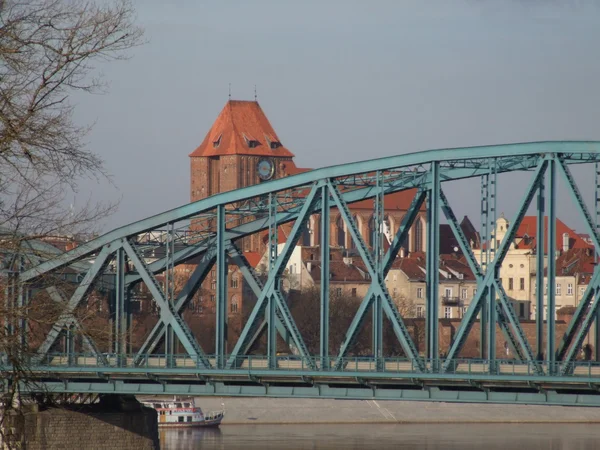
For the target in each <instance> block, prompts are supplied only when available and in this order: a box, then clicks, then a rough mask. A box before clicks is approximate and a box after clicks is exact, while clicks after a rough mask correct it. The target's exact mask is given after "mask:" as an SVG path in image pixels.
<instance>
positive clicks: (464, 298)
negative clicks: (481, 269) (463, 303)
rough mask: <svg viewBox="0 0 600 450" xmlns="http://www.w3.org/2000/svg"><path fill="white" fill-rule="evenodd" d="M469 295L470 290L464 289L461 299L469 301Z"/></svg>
mask: <svg viewBox="0 0 600 450" xmlns="http://www.w3.org/2000/svg"><path fill="white" fill-rule="evenodd" d="M468 293H469V290H468V289H463V290H462V291H461V292H460V298H461V299H462V300H466V299H467V295H469V294H468Z"/></svg>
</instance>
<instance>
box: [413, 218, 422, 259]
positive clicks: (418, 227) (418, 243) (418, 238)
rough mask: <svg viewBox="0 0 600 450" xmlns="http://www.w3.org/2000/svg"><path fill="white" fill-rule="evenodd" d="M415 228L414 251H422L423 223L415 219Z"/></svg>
mask: <svg viewBox="0 0 600 450" xmlns="http://www.w3.org/2000/svg"><path fill="white" fill-rule="evenodd" d="M414 230H415V252H422V251H424V249H423V223H422V222H421V221H420V220H418V219H417V223H416V224H415V225H414Z"/></svg>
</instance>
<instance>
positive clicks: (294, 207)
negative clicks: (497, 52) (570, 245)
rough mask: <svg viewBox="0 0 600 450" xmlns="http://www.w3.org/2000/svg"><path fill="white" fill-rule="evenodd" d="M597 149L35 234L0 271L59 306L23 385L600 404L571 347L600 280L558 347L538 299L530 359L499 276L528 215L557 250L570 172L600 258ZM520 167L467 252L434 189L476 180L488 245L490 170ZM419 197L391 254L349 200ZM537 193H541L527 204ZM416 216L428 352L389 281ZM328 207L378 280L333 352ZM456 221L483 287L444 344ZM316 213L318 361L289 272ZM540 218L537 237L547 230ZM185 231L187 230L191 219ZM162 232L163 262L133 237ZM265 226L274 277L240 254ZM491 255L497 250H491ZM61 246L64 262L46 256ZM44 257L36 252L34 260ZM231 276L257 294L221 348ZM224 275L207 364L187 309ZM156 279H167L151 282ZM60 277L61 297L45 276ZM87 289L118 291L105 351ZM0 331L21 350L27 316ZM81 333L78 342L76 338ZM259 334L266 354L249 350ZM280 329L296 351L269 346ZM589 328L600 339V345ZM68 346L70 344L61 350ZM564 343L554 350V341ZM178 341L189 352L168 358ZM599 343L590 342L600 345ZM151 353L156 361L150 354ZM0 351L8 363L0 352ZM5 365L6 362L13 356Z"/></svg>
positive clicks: (308, 178) (258, 194) (443, 161)
mask: <svg viewBox="0 0 600 450" xmlns="http://www.w3.org/2000/svg"><path fill="white" fill-rule="evenodd" d="M599 163H600V142H532V143H522V144H508V145H496V146H484V147H470V148H454V149H443V150H431V151H425V152H418V153H411V154H404V155H400V156H393V157H387V158H381V159H375V160H370V161H364V162H359V163H350V164H342V165H338V166H332V167H327V168H323V169H318V170H313V171H311V172H307V173H302V174H299V175H295V176H292V177H288V178H284V179H278V180H274V181H271V182H267V183H262V184H259V185H255V186H250V187H247V188H244V189H240V190H236V191H231V192H226V193H221V194H217V195H214V196H212V197H209V198H207V199H205V200H201V201H198V202H195V203H190V204H187V205H184V206H181V207H179V208H176V209H173V210H170V211H167V212H163V213H161V214H158V215H155V216H153V217H149V218H146V219H144V220H141V221H139V222H136V223H133V224H130V225H127V226H124V227H121V228H118V229H116V230H113V231H111V232H109V233H107V234H105V235H103V236H100V237H98V238H96V239H94V240H92V241H89V242H87V243H85V244H82V245H81V246H79V247H76V248H75V249H73V250H71V251H68V252H66V253H60V254H59V253H57V254H55V255H51V256H52V257H50V258H49V257H48V252H49V251H50V250H49V248H48V247H49V246H47V245H45V244H43V243H40V242H35V241H34V242H29V243H28V244H27V245H28V248H27V249H26V250H25V251H24V252H23V253H22V254H23V255H25V256H24V257H23V258H22V259H24V260H25V261H21V264H20V266H21V270H18V271H17V270H13V271H12V272H11V273H9V276H8V277H7V280H8V287H7V289H6V301H7V302H9V303H10V302H12V303H11V304H14V305H17V306H23V305H27V303H28V302H29V301H30V299H31V297H32V296H33V295H34V294H33V292H34V291H40V290H43V291H45V292H46V294H47V295H48V296H49V297H50V298H51V299H52V301H55V302H58V303H60V304H61V307H62V310H63V312H62V314H61V316H60V318H59V319H58V320H57V321H56V323H54V325H53V326H52V327H51V328H50V330H49V332H48V333H47V335H46V336H45V339H44V340H43V341H42V342H41V343H40V344H39V346H37V348H36V349H35V351H34V352H33V353H32V354H30V355H26V360H27V362H28V365H27V367H28V370H29V371H30V374H31V377H32V379H33V380H35V382H34V383H33V384H28V385H27V386H26V387H24V388H25V389H29V390H50V391H52V392H87V393H123V394H125V393H127V394H136V393H140V394H194V395H252V396H256V395H258V396H279V397H281V396H290V397H294V396H297V397H328V398H382V399H388V398H389V399H410V400H442V401H474V402H482V401H491V402H507V403H554V404H580V405H600V396H598V395H596V392H597V390H598V386H600V362H598V361H600V358H599V357H598V356H599V355H598V354H597V355H596V360H595V361H592V362H588V361H586V362H581V361H578V360H577V355H578V353H579V352H580V350H581V347H582V344H583V342H584V339H585V338H586V336H587V335H588V332H589V331H590V328H591V326H592V324H595V326H596V327H598V324H599V323H600V320H599V317H600V309H599V308H598V303H599V300H600V295H599V292H600V290H599V288H600V270H599V269H598V266H596V267H595V271H594V273H593V276H592V278H591V280H590V282H589V285H588V287H587V290H586V292H585V294H584V296H583V298H582V299H581V302H580V303H579V305H578V306H577V309H576V311H575V314H574V317H573V320H572V321H571V322H570V323H569V325H568V328H567V330H566V332H565V333H564V335H563V336H562V338H561V339H560V340H559V339H558V338H559V336H556V330H555V323H554V315H553V314H548V320H547V323H546V321H544V318H543V311H544V308H545V307H547V308H548V311H554V309H555V293H554V289H549V290H548V293H547V295H545V294H544V292H543V289H537V291H536V306H537V308H536V315H537V317H536V322H537V326H536V338H537V341H536V342H545V347H546V348H543V347H542V346H540V348H538V350H537V352H534V351H533V349H532V346H531V345H530V343H529V341H528V339H527V337H526V335H525V333H524V331H523V329H522V326H521V323H520V322H519V319H518V317H517V315H516V314H515V311H514V310H513V306H512V303H511V301H510V299H509V297H508V295H507V293H506V292H505V291H504V289H503V286H502V283H501V281H500V279H499V271H500V267H501V265H502V263H503V260H504V258H505V257H506V255H507V252H508V250H509V248H510V245H511V243H512V242H513V239H514V237H515V233H516V231H517V229H518V227H519V224H520V223H521V221H522V219H523V217H524V216H525V214H526V212H527V210H528V209H529V208H530V207H535V210H536V214H537V217H538V221H537V223H538V229H537V238H538V242H544V240H546V241H547V254H548V255H554V254H555V251H556V248H555V246H556V225H555V224H556V220H555V219H556V190H557V181H558V179H559V178H562V180H563V184H564V186H566V189H567V191H568V192H569V193H570V195H571V198H572V201H573V203H574V205H575V206H576V208H577V209H578V210H579V212H580V214H581V217H582V219H583V223H584V224H585V226H586V228H587V230H586V231H587V232H588V233H589V235H590V236H591V240H592V243H593V245H594V247H595V249H596V251H598V250H599V249H600V242H599V233H598V229H599V228H598V215H599V211H598V204H599V202H600V188H599V184H600V182H599V180H598V173H599V172H600V170H599ZM576 164H591V165H595V173H596V180H595V183H594V185H592V181H591V180H590V181H589V182H586V183H585V185H584V186H580V187H578V186H577V184H576V183H575V180H574V178H573V176H572V174H571V170H570V168H571V166H572V165H576ZM508 172H527V173H528V174H530V175H529V177H530V179H529V182H528V185H527V187H526V189H525V190H524V192H523V195H522V198H521V199H520V200H515V201H518V204H517V212H516V214H515V216H514V218H513V219H512V220H511V221H510V222H509V228H508V230H507V233H506V235H505V237H504V238H503V239H502V241H501V242H499V243H498V245H497V247H496V248H486V250H485V251H484V252H483V256H482V259H481V262H480V263H478V261H477V260H476V258H475V255H474V254H473V250H472V249H471V246H470V244H469V242H468V241H467V238H466V237H465V235H464V233H463V231H462V229H461V227H460V226H459V224H458V222H457V219H456V217H455V214H454V212H453V209H452V207H451V205H450V203H449V201H448V198H447V197H446V195H445V194H444V187H446V185H447V184H448V183H451V182H453V181H455V180H461V179H467V178H474V177H477V178H480V179H481V205H482V227H481V233H482V234H481V241H482V242H495V238H494V233H495V229H494V224H495V214H496V195H497V193H496V184H497V176H498V175H499V174H503V173H508ZM407 189H415V191H414V192H415V195H414V198H413V200H412V203H411V205H410V207H409V209H408V211H407V212H406V214H405V215H404V217H403V219H402V221H401V223H400V225H399V226H398V230H397V233H396V235H395V236H394V237H393V240H392V242H391V244H390V245H389V246H388V247H389V248H387V250H386V251H384V244H383V238H382V235H381V234H380V233H375V235H374V236H373V242H372V243H371V244H372V245H367V244H366V243H365V242H364V240H363V238H362V236H361V233H360V232H359V229H358V226H357V224H356V222H355V220H354V219H353V217H352V214H351V213H350V210H349V209H348V205H350V204H352V203H355V202H359V201H361V200H365V199H371V200H372V201H373V207H374V214H373V217H374V221H375V229H376V230H381V229H382V226H383V221H384V206H383V205H384V198H385V196H386V195H388V194H391V193H394V192H398V191H403V190H407ZM580 189H585V190H587V191H588V192H589V191H590V190H591V189H594V201H595V211H594V212H593V214H595V216H594V215H593V214H592V212H590V211H589V210H588V208H587V206H586V204H585V202H584V201H583V198H582V195H581V191H580ZM534 197H536V201H535V202H534ZM423 206H426V211H427V223H426V230H425V232H426V238H427V252H426V275H425V276H426V286H427V288H426V291H427V295H426V298H427V299H428V300H427V304H426V330H425V341H426V349H425V353H424V354H420V353H419V351H418V350H417V346H416V345H415V342H414V341H413V338H412V337H411V334H410V333H409V331H408V329H407V326H406V324H405V321H404V318H403V317H402V316H401V314H400V313H399V311H398V309H397V307H396V305H395V303H394V301H393V300H392V298H391V296H390V293H389V292H388V290H387V288H386V285H385V278H386V276H387V274H388V271H389V270H390V268H391V266H392V263H393V261H394V259H395V258H396V256H397V254H398V252H399V250H400V247H401V245H402V243H403V242H404V241H405V239H406V238H407V236H408V230H409V229H410V227H411V226H412V224H413V222H414V221H415V219H416V218H417V214H418V212H419V211H420V210H422V208H423ZM332 209H336V210H337V211H339V213H340V214H341V217H342V218H343V220H344V222H345V224H346V227H347V230H348V233H349V235H350V236H351V238H352V240H353V241H354V243H355V246H356V252H357V253H358V255H359V256H360V258H361V259H362V261H363V263H364V267H366V270H367V272H368V275H369V279H370V280H371V284H370V287H369V290H368V292H367V294H366V295H365V296H364V298H363V299H362V302H361V304H360V307H359V308H358V310H357V311H356V314H355V316H354V319H353V320H352V323H351V324H350V327H349V329H348V330H347V333H346V335H345V339H344V340H343V342H342V343H341V346H340V347H339V348H337V349H331V348H329V324H330V320H331V319H335V318H330V313H329V303H330V299H329V291H330V289H329V260H330V259H329V258H330V255H329V243H330V214H331V210H332ZM441 214H443V218H445V220H446V222H447V223H448V224H449V226H450V228H451V229H452V232H453V233H454V236H455V238H456V241H457V242H458V245H459V247H460V250H461V251H462V254H463V255H464V257H465V259H466V261H467V263H468V265H469V267H470V269H471V270H472V272H473V274H474V276H475V278H476V288H477V290H476V295H475V296H474V298H473V299H472V301H471V303H470V306H469V307H468V309H467V311H466V312H465V314H464V317H463V319H462V321H461V322H460V325H459V326H458V328H457V329H456V332H455V334H454V339H453V340H452V342H451V344H450V346H449V348H448V351H447V352H446V353H445V354H444V355H440V344H439V333H438V326H439V321H438V317H439V315H438V314H439V313H438V297H439V295H438V289H439V270H438V269H439V248H440V242H439V233H438V231H439V225H440V220H442V216H441ZM314 215H319V216H320V221H319V223H320V230H318V232H319V233H320V248H321V255H320V262H321V269H320V270H321V271H322V273H321V277H320V279H321V280H322V281H321V284H320V308H319V310H318V311H314V320H315V321H317V320H318V321H319V324H320V345H319V351H318V353H317V354H311V353H310V352H309V350H308V349H307V346H306V345H305V342H304V340H303V338H302V334H301V331H300V330H299V329H298V327H297V326H296V323H295V321H294V317H293V316H292V314H291V312H290V309H289V305H288V302H287V301H286V298H285V293H284V292H282V290H281V280H282V277H283V276H284V270H285V268H286V265H287V262H288V261H289V259H290V256H291V254H292V251H293V249H294V247H295V246H296V244H297V242H298V241H299V239H300V238H301V235H302V233H303V232H304V231H305V230H306V226H307V223H308V221H309V218H310V217H311V216H314ZM544 217H547V218H548V220H547V224H548V225H547V227H546V228H545V227H544V225H543V224H544ZM285 223H289V224H290V225H291V232H290V233H289V236H288V237H287V240H286V242H285V245H284V246H283V250H281V251H278V248H279V247H278V241H277V235H278V233H277V227H278V226H280V225H282V224H285ZM190 224H193V226H191V227H190ZM158 231H160V233H161V234H162V235H163V236H166V239H164V242H163V243H162V244H161V246H162V253H160V255H159V256H158V257H156V258H153V259H149V258H148V255H149V254H150V252H152V251H153V250H155V247H152V245H150V244H148V243H147V242H145V241H144V240H143V239H140V236H141V235H144V234H145V233H152V232H158ZM263 231H264V232H268V243H267V246H268V255H269V267H268V272H267V274H266V276H260V277H259V276H258V274H257V273H256V272H255V269H254V268H253V267H251V266H250V265H249V264H248V261H247V260H246V258H245V257H244V254H243V252H242V251H241V250H240V248H239V242H240V239H242V238H244V237H246V236H250V235H252V234H255V233H259V232H263ZM492 247H493V246H492ZM536 252H537V275H536V276H537V286H542V285H543V283H544V270H545V268H546V267H545V265H544V253H543V252H544V245H538V246H537V250H536ZM55 253H56V252H55ZM42 254H43V255H45V256H41V255H42ZM192 259H193V260H194V263H197V265H196V266H195V269H194V271H193V272H192V273H191V275H190V277H189V279H188V280H187V282H186V284H185V286H183V288H182V289H180V290H176V289H175V288H174V278H175V267H176V266H177V265H179V264H182V263H186V262H188V261H190V260H192ZM230 264H235V265H237V266H238V267H239V270H240V272H241V273H242V275H243V277H244V280H245V282H246V284H247V286H248V287H249V289H251V290H252V291H253V292H254V294H255V296H256V302H255V303H254V305H253V307H252V311H251V313H250V315H249V317H248V319H247V321H246V322H245V323H244V324H243V327H242V330H241V335H240V337H239V339H238V340H237V342H229V343H228V342H227V321H228V317H227V272H228V266H229V265H230ZM554 265H555V260H554V258H548V259H547V274H548V275H547V277H548V285H549V286H554V277H555V266H554ZM213 270H214V271H215V272H216V292H217V295H216V302H215V306H216V319H215V333H216V335H215V349H214V353H211V354H207V353H205V351H204V350H203V349H202V347H201V346H200V345H199V343H198V340H197V339H196V337H195V336H194V334H193V333H192V332H191V330H190V327H189V326H188V324H187V323H186V322H185V320H184V319H183V317H182V312H183V311H184V309H185V308H186V305H187V304H188V303H189V302H190V300H191V299H192V297H193V296H194V294H195V293H196V292H197V290H198V289H199V287H200V285H201V284H202V282H203V281H204V280H205V278H206V277H207V275H208V274H209V273H210V272H211V271H213ZM157 274H161V276H162V277H163V278H164V282H158V281H157V278H156V276H157ZM56 277H58V278H61V279H63V280H64V279H69V280H70V281H69V282H70V283H71V284H72V285H73V284H74V285H75V286H74V289H72V290H71V291H70V293H69V295H66V294H65V292H64V290H61V289H58V288H57V287H56V285H54V284H52V282H51V281H49V280H53V279H56ZM138 283H144V284H145V286H146V288H147V289H148V291H149V292H150V293H151V295H152V298H153V299H154V302H155V304H156V306H157V308H158V309H159V319H158V322H157V323H156V325H155V326H154V328H153V329H152V330H151V331H150V333H149V334H148V336H147V338H146V341H145V342H144V344H143V345H142V346H141V348H140V349H139V351H138V352H136V353H131V352H128V345H127V339H126V336H127V330H128V327H129V326H130V315H129V313H130V301H131V298H130V297H131V290H132V288H133V287H135V286H136V284H138ZM95 290H101V291H102V292H108V293H110V298H111V299H112V300H111V301H112V308H113V310H114V315H113V321H112V324H111V330H110V333H111V334H112V338H111V347H110V349H109V351H108V352H106V351H102V350H100V346H99V345H98V344H97V343H95V342H94V339H93V338H92V337H91V336H89V335H87V334H86V333H85V331H84V328H83V327H82V326H81V324H80V323H79V321H78V319H77V317H76V314H75V311H76V308H77V307H78V305H80V304H81V302H82V301H85V299H86V298H87V297H88V296H90V295H92V293H93V292H94V291H95ZM368 313H370V314H372V324H373V327H372V328H373V333H372V355H371V356H370V357H366V358H364V357H361V358H359V357H352V356H350V355H349V350H350V349H351V348H352V345H353V343H354V342H355V340H356V338H357V335H358V334H359V332H360V330H361V327H362V325H363V322H364V321H365V318H366V317H367V314H368ZM384 317H387V320H388V321H389V323H390V324H391V326H392V328H393V332H394V334H395V336H396V338H397V340H398V342H399V344H400V345H401V347H402V350H403V354H404V357H403V358H389V357H386V355H384V352H383V331H382V330H383V321H384ZM476 321H479V322H480V329H481V335H480V342H481V345H480V347H481V349H480V350H481V355H480V356H481V358H480V359H465V358H461V357H460V354H461V350H462V349H463V346H464V345H465V341H466V339H467V336H468V335H469V333H470V331H471V329H472V327H473V325H474V323H476ZM9 322H10V321H7V323H6V324H5V325H6V329H7V330H8V331H7V332H9V333H12V334H14V335H17V336H19V338H20V339H21V341H22V342H26V340H27V332H26V330H27V324H26V323H24V322H22V323H17V324H15V323H9ZM496 326H499V328H500V330H501V331H502V333H503V334H504V336H505V338H506V342H507V345H509V347H510V349H511V351H512V354H513V355H514V359H511V360H506V359H504V360H503V359H500V358H498V356H497V355H496V331H495V330H496ZM78 331H80V332H81V334H82V335H83V336H82V339H81V345H80V348H77V345H75V343H74V342H75V339H73V336H74V335H75V334H76V333H77V332H78ZM264 334H266V342H267V351H266V354H264V355H255V354H254V355H250V350H251V348H252V346H253V344H255V342H256V341H257V339H259V338H260V337H261V336H263V335H264ZM278 335H280V336H281V337H282V338H283V339H284V340H285V342H286V343H288V344H289V347H290V348H292V349H293V353H294V354H293V355H287V356H281V355H278V353H277V340H278ZM599 335H600V333H596V340H597V341H598V339H599V338H600V336H599ZM59 339H64V340H65V341H66V342H67V344H68V345H66V346H65V348H66V351H61V352H56V347H57V345H56V343H57V342H58V340H59ZM557 341H558V342H559V345H557V346H556V345H555V343H556V342H557ZM176 342H179V343H180V344H181V347H182V348H183V349H184V351H185V353H184V354H176V353H175V352H174V348H176V347H175V343H176ZM599 343H600V342H595V344H596V345H594V347H595V349H596V352H598V349H599V348H600V345H598V344H599ZM158 350H160V351H158ZM0 357H1V355H0ZM2 364H3V368H4V369H7V370H10V364H9V363H8V362H7V359H6V358H4V359H2Z"/></svg>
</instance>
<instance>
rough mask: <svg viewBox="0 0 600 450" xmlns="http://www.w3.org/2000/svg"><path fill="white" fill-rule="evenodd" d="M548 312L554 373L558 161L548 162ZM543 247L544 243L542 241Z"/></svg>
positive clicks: (548, 354)
mask: <svg viewBox="0 0 600 450" xmlns="http://www.w3.org/2000/svg"><path fill="white" fill-rule="evenodd" d="M547 176H548V198H547V202H548V263H547V268H548V269H547V278H548V298H547V305H548V311H547V313H546V317H547V319H546V339H547V341H546V349H547V350H546V360H547V361H548V372H549V374H550V375H552V374H553V373H554V363H555V361H556V348H555V347H556V341H555V338H554V333H555V329H554V325H555V320H554V317H555V309H556V308H555V294H556V160H555V159H554V158H552V159H550V160H549V161H548V174H547ZM542 245H543V241H542Z"/></svg>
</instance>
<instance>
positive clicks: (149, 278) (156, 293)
mask: <svg viewBox="0 0 600 450" xmlns="http://www.w3.org/2000/svg"><path fill="white" fill-rule="evenodd" d="M121 245H122V246H123V249H124V250H125V252H126V253H127V256H128V257H129V260H130V261H131V262H132V263H133V265H134V266H135V268H136V269H137V271H138V273H139V274H140V275H141V277H142V280H144V283H145V284H146V286H147V287H148V290H149V291H150V293H151V294H152V297H154V301H155V302H156V303H157V304H158V306H159V308H160V315H161V320H162V322H164V323H165V324H167V325H169V326H171V327H172V328H173V331H174V332H175V334H176V335H177V338H178V339H179V341H180V342H181V344H182V345H183V347H184V348H185V350H186V351H187V352H188V354H189V355H190V356H191V357H192V358H195V359H196V360H197V363H198V365H199V366H203V367H204V368H210V362H209V361H208V359H207V358H206V355H205V354H204V351H203V350H202V348H201V347H200V345H199V344H198V342H197V341H196V338H194V335H193V334H192V332H191V331H190V329H189V327H188V326H187V324H186V323H185V321H184V320H183V319H182V318H181V316H180V315H179V313H177V312H176V311H175V308H174V306H173V305H171V304H169V302H168V301H167V300H166V299H165V296H164V294H163V292H162V289H161V287H160V285H159V284H158V281H156V278H154V275H153V274H152V273H151V272H149V271H148V268H147V266H146V264H145V263H144V261H143V259H142V257H141V256H140V255H139V254H138V252H137V251H136V249H135V248H134V247H133V246H132V245H131V243H130V242H129V241H128V240H127V239H122V240H121Z"/></svg>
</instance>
